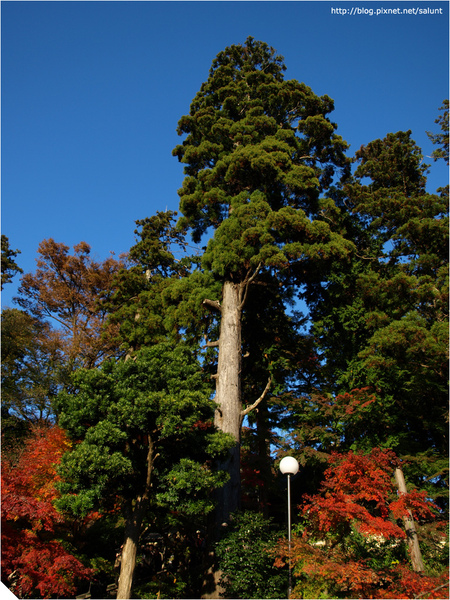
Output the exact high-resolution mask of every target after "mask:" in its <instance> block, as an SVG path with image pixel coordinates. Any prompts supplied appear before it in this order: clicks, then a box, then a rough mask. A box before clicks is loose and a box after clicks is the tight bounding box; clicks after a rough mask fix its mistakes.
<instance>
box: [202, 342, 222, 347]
mask: <svg viewBox="0 0 450 600" xmlns="http://www.w3.org/2000/svg"><path fill="white" fill-rule="evenodd" d="M218 346H219V340H217V341H215V342H206V344H205V345H204V346H203V347H204V348H217V347H218Z"/></svg>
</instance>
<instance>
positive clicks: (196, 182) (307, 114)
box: [173, 37, 348, 278]
mask: <svg viewBox="0 0 450 600" xmlns="http://www.w3.org/2000/svg"><path fill="white" fill-rule="evenodd" d="M284 70H285V66H284V63H283V58H282V57H281V56H277V55H276V54H275V51H274V50H273V48H270V47H269V46H268V45H267V44H265V43H263V42H258V41H255V40H254V39H253V38H251V37H249V38H248V39H247V40H246V42H245V44H244V45H233V46H230V47H229V48H226V49H225V50H224V51H223V52H220V53H219V54H218V56H217V57H216V59H215V60H214V61H213V64H212V67H211V70H210V73H209V77H208V80H207V81H206V82H205V83H204V84H203V85H202V87H201V89H200V91H199V92H198V94H197V95H196V97H195V98H194V100H193V101H192V104H191V110H190V114H189V115H186V116H184V117H182V118H181V120H180V121H179V124H178V133H179V134H180V135H184V134H185V135H186V138H185V139H184V141H183V142H182V144H180V145H178V146H177V147H176V148H175V149H174V151H173V154H174V155H175V156H177V157H178V159H179V160H180V162H182V163H183V164H184V165H185V169H184V171H185V174H186V177H185V180H184V182H183V187H182V188H181V189H180V190H179V195H180V210H181V212H182V213H183V217H182V218H181V219H180V224H182V225H183V226H189V227H190V228H191V229H192V232H193V237H194V240H196V241H199V240H200V239H201V236H202V235H203V234H204V233H206V232H207V231H208V229H209V228H210V227H213V228H214V229H215V230H216V231H215V235H214V238H213V239H211V240H210V242H209V244H208V248H207V250H206V252H205V254H204V256H203V259H202V265H203V266H204V267H205V268H206V269H209V270H211V271H212V272H213V273H215V274H216V275H217V276H219V277H221V278H224V277H225V278H226V277H229V276H230V274H231V273H233V274H234V277H235V276H236V275H237V274H239V276H240V277H241V278H243V276H244V274H245V273H246V271H248V270H249V269H254V268H255V267H256V266H257V265H258V264H260V263H261V264H267V265H272V266H275V267H278V268H279V267H283V266H286V265H287V264H288V263H289V262H290V261H292V260H293V259H300V258H301V257H302V256H303V253H304V250H305V247H306V248H307V246H308V244H311V243H314V242H316V243H320V244H327V243H332V245H333V242H334V241H329V231H328V227H327V225H326V224H325V222H322V223H321V224H320V227H321V228H322V229H323V232H322V233H320V232H319V231H317V227H318V224H314V225H311V222H310V220H309V217H310V216H311V213H312V212H314V211H315V210H316V208H317V199H318V195H319V188H320V187H321V188H322V189H326V188H327V186H328V185H329V183H330V181H331V179H332V177H333V175H334V173H335V172H339V171H340V170H341V169H343V170H344V172H345V170H346V167H347V166H348V161H347V159H346V158H345V157H344V150H345V149H346V147H347V146H346V144H345V142H344V141H343V140H342V139H341V138H340V137H339V136H337V135H336V133H335V125H334V124H333V123H331V122H330V121H329V119H328V118H327V116H326V115H327V114H328V113H330V112H331V111H332V110H333V102H332V100H331V99H330V98H329V97H328V96H323V97H320V98H319V97H318V96H316V95H315V94H314V93H313V92H312V90H311V89H310V88H308V87H307V86H306V85H305V84H303V83H299V82H298V81H295V80H290V81H285V80H284V79H283V71H284ZM290 238H291V239H290ZM311 238H312V239H311ZM283 242H285V243H286V242H288V243H291V246H290V247H289V250H288V252H287V253H286V252H283V249H282V243H283ZM294 242H295V243H296V244H297V246H296V247H294V245H292V243H294Z"/></svg>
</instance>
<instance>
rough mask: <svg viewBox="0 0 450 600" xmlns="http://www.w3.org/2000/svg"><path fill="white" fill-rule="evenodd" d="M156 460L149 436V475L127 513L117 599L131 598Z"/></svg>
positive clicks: (125, 599)
mask: <svg viewBox="0 0 450 600" xmlns="http://www.w3.org/2000/svg"><path fill="white" fill-rule="evenodd" d="M154 460H155V455H154V446H153V441H152V439H151V437H150V436H149V447H148V454H147V475H146V481H145V488H144V493H143V494H142V496H139V497H138V498H137V499H136V500H135V503H134V506H132V505H131V503H130V506H129V507H128V510H127V513H126V523H125V539H124V544H123V549H122V558H121V562H120V576H119V583H118V589H117V596H116V598H117V600H119V599H121V600H128V599H129V598H131V587H132V585H133V575H134V569H135V567H136V555H137V550H138V544H139V536H140V535H141V529H142V520H143V518H144V514H145V509H146V506H147V502H148V498H149V495H150V484H151V476H152V471H153V462H154Z"/></svg>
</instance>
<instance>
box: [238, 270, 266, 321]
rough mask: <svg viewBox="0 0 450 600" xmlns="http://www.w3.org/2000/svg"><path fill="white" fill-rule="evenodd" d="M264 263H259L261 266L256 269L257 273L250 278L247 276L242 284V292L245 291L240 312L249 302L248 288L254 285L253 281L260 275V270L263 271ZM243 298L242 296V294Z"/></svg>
mask: <svg viewBox="0 0 450 600" xmlns="http://www.w3.org/2000/svg"><path fill="white" fill-rule="evenodd" d="M261 266H262V263H259V265H258V266H257V267H256V269H255V271H254V272H253V274H252V275H251V276H250V277H249V276H247V277H246V278H245V279H244V281H243V282H242V283H241V291H242V289H244V297H243V298H242V300H241V305H240V307H239V309H240V310H242V309H243V307H244V304H245V301H246V300H247V292H248V286H249V285H250V284H251V283H252V281H253V280H254V279H255V277H256V276H257V275H258V273H259V271H260V269H261ZM241 297H242V294H241Z"/></svg>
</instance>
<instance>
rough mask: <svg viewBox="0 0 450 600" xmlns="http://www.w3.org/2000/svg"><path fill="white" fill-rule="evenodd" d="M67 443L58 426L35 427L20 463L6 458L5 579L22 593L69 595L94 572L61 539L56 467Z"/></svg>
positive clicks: (3, 477)
mask: <svg viewBox="0 0 450 600" xmlns="http://www.w3.org/2000/svg"><path fill="white" fill-rule="evenodd" d="M69 446H70V443H69V441H68V440H67V438H66V435H65V433H64V431H63V430H62V429H60V428H59V427H56V426H54V427H42V426H41V427H35V428H34V430H33V432H32V435H31V436H30V437H29V438H28V439H27V441H26V443H25V446H24V448H23V451H22V453H21V455H20V457H19V459H18V460H17V462H16V463H15V464H12V463H11V462H10V461H9V460H8V459H6V458H5V459H4V460H3V462H2V506H1V517H2V581H4V583H5V584H6V585H9V586H10V587H11V588H13V590H14V593H16V595H18V596H19V597H30V595H32V594H37V593H39V594H40V596H41V597H43V598H50V597H67V596H71V595H73V594H74V592H75V591H76V586H75V581H76V580H77V579H87V578H89V577H90V575H91V574H92V571H91V570H90V569H87V568H86V567H84V565H83V564H82V563H81V562H80V561H79V560H78V559H77V558H75V557H74V556H72V555H71V554H70V553H69V552H67V551H66V549H65V548H64V545H63V544H62V543H61V542H60V541H59V540H58V539H57V538H58V536H59V535H60V529H61V525H62V524H63V519H62V517H61V515H60V514H59V513H58V512H57V511H56V510H55V508H54V506H53V501H54V500H55V499H56V498H57V490H56V488H55V483H56V481H57V480H58V475H57V473H56V467H57V464H58V463H59V461H60V459H61V456H62V455H63V454H64V452H65V451H66V450H67V449H68V448H69ZM33 597H36V596H33Z"/></svg>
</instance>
